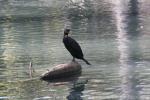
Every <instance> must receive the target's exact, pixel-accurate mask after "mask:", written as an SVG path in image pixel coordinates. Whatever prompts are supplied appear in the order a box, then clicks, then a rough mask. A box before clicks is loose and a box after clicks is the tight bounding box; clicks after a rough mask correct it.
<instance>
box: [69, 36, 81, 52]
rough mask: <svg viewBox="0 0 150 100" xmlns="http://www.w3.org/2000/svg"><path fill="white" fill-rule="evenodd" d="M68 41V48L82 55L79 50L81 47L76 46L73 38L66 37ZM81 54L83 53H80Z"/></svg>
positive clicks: (76, 43)
mask: <svg viewBox="0 0 150 100" xmlns="http://www.w3.org/2000/svg"><path fill="white" fill-rule="evenodd" d="M68 39H69V41H68V42H69V44H70V47H71V48H72V49H73V50H74V51H77V52H80V53H82V50H81V47H80V45H79V44H78V42H76V41H75V40H74V39H73V38H71V37H68ZM82 54H83V53H82Z"/></svg>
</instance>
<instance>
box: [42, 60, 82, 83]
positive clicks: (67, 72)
mask: <svg viewBox="0 0 150 100" xmlns="http://www.w3.org/2000/svg"><path fill="white" fill-rule="evenodd" d="M80 73H81V65H80V64H79V63H78V62H76V61H73V62H70V63H66V64H59V65H57V66H55V67H54V68H52V69H50V70H48V71H47V72H46V73H44V74H43V75H42V76H41V79H42V80H48V81H51V80H56V79H62V78H68V77H72V76H75V75H77V74H80Z"/></svg>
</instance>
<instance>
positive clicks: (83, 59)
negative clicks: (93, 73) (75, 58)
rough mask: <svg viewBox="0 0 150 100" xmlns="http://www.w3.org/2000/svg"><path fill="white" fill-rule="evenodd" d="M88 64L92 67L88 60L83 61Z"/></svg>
mask: <svg viewBox="0 0 150 100" xmlns="http://www.w3.org/2000/svg"><path fill="white" fill-rule="evenodd" d="M82 60H83V61H84V62H85V63H86V64H88V65H91V64H90V63H89V62H88V61H87V60H86V59H84V58H83V59H82Z"/></svg>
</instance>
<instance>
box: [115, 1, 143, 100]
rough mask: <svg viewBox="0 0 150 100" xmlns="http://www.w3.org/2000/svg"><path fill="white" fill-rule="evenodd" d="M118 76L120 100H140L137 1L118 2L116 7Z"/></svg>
mask: <svg viewBox="0 0 150 100" xmlns="http://www.w3.org/2000/svg"><path fill="white" fill-rule="evenodd" d="M116 7H117V8H116V11H117V14H116V20H117V29H118V34H117V36H118V44H119V45H118V49H119V52H120V59H119V61H120V64H121V66H120V74H121V77H122V85H121V96H120V100H140V96H139V90H140V89H141V88H140V87H139V84H140V79H139V77H138V70H137V62H139V61H140V56H139V54H140V48H139V43H138V37H139V35H140V34H139V33H140V32H139V22H140V21H139V17H138V15H139V14H138V9H139V8H138V1H137V0H130V1H127V0H125V1H124V0H118V2H117V6H116Z"/></svg>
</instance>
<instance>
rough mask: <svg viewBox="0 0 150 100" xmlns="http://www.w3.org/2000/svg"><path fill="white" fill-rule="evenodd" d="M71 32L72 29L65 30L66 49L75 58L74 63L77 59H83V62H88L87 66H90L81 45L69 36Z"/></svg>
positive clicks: (64, 41)
mask: <svg viewBox="0 0 150 100" xmlns="http://www.w3.org/2000/svg"><path fill="white" fill-rule="evenodd" d="M69 32H70V29H65V31H64V38H63V43H64V45H65V47H66V49H67V50H68V51H69V52H70V54H71V55H72V56H73V61H74V60H75V58H77V59H82V60H83V61H85V62H86V64H88V65H90V63H89V62H88V61H87V60H86V59H84V55H83V52H82V49H81V47H80V45H79V44H78V42H76V40H74V39H73V38H71V37H69V36H68V34H69Z"/></svg>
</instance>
